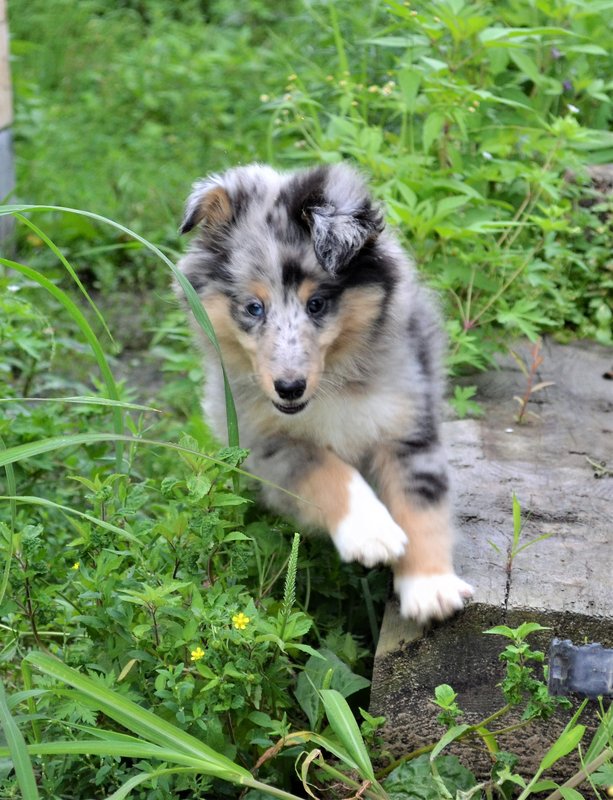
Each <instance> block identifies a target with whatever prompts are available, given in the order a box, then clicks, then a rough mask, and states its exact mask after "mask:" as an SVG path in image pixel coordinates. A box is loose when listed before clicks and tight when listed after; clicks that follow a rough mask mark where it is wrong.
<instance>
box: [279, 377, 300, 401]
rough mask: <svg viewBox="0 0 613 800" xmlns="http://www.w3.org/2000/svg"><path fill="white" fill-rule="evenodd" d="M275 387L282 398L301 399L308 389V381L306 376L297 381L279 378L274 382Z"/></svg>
mask: <svg viewBox="0 0 613 800" xmlns="http://www.w3.org/2000/svg"><path fill="white" fill-rule="evenodd" d="M274 387H275V392H276V393H277V394H278V395H279V397H280V398H281V400H299V399H300V398H301V397H302V395H303V394H304V390H305V389H306V381H305V380H304V378H299V379H298V380H295V381H281V380H279V381H275V382H274Z"/></svg>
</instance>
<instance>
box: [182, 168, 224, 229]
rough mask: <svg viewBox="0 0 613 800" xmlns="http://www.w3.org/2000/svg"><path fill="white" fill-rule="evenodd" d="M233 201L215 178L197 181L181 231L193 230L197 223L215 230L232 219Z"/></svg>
mask: <svg viewBox="0 0 613 800" xmlns="http://www.w3.org/2000/svg"><path fill="white" fill-rule="evenodd" d="M232 216H233V211H232V203H231V201H230V197H229V195H228V193H227V191H226V190H225V189H224V187H223V186H221V185H220V184H219V183H218V181H217V180H216V179H215V178H212V179H208V180H202V181H196V183H195V184H194V185H193V187H192V193H191V194H190V196H189V197H188V198H187V204H186V206H185V215H184V217H183V222H182V223H181V227H180V228H179V232H180V233H187V232H188V231H191V230H192V229H193V228H195V227H196V225H201V226H202V228H203V229H204V230H208V231H209V232H213V231H215V230H217V229H218V228H221V227H222V226H224V225H226V224H227V223H228V222H230V221H231V219H232Z"/></svg>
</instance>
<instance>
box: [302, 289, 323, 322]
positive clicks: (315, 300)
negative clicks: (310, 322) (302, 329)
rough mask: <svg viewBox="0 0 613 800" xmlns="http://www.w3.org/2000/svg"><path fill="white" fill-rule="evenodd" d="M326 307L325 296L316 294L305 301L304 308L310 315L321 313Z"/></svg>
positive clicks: (314, 315)
mask: <svg viewBox="0 0 613 800" xmlns="http://www.w3.org/2000/svg"><path fill="white" fill-rule="evenodd" d="M325 307H326V298H325V297H321V296H320V295H318V294H316V295H313V297H311V298H310V300H308V301H307V304H306V309H307V311H308V313H309V314H310V315H311V316H312V317H316V316H317V315H318V314H321V313H322V312H323V310H324V309H325Z"/></svg>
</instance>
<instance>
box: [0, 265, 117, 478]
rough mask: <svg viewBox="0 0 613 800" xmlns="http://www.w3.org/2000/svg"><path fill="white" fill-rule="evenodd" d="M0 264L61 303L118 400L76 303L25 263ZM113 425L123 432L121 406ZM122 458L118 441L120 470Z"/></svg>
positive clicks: (106, 366)
mask: <svg viewBox="0 0 613 800" xmlns="http://www.w3.org/2000/svg"><path fill="white" fill-rule="evenodd" d="M0 264H3V265H4V266H5V267H8V268H9V269H13V270H16V271H17V272H20V273H21V274H22V275H25V276H26V278H29V279H30V280H31V281H34V282H35V283H37V284H38V285H39V286H41V287H42V288H43V289H45V290H46V291H47V292H49V294H51V295H52V296H53V297H54V298H55V299H56V300H57V301H58V302H59V303H61V305H63V306H64V308H65V309H66V311H67V312H68V313H69V314H70V316H71V318H72V319H73V321H74V322H75V323H76V324H77V325H78V327H79V329H80V330H81V333H82V334H83V336H84V337H85V339H86V340H87V343H88V344H89V346H90V348H91V350H92V353H93V354H94V358H95V359H96V362H97V364H98V369H99V370H100V374H101V375H102V379H103V381H104V384H105V386H106V390H107V392H108V395H109V397H110V398H111V400H116V401H119V400H120V397H119V391H118V389H117V384H116V382H115V378H114V377H113V373H112V371H111V368H110V367H109V363H108V361H107V358H106V355H105V353H104V350H103V349H102V346H101V345H100V342H99V341H98V338H97V336H96V334H95V333H94V331H93V330H92V328H91V326H90V324H89V322H88V321H87V319H86V318H85V317H84V315H83V313H82V312H81V310H80V309H79V307H78V306H77V305H76V303H74V302H73V300H71V298H70V297H69V296H68V295H67V294H66V292H64V291H62V290H61V289H60V288H59V287H58V286H56V285H55V284H54V283H52V282H51V281H50V280H49V279H48V278H46V277H45V276H44V275H42V274H41V273H40V272H38V271H37V270H35V269H32V268H31V267H27V266H26V265H25V264H19V263H17V262H16V261H11V260H10V259H8V258H0ZM113 427H114V429H115V433H117V434H122V433H123V432H124V425H123V414H122V411H121V408H119V407H116V406H115V407H113ZM122 460H123V444H122V443H119V444H118V446H117V471H118V472H120V471H121V462H122Z"/></svg>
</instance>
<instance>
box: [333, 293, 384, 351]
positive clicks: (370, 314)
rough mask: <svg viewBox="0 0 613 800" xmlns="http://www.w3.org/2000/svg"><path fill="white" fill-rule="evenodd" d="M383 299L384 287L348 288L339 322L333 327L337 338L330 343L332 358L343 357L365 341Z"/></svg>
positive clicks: (344, 295)
mask: <svg viewBox="0 0 613 800" xmlns="http://www.w3.org/2000/svg"><path fill="white" fill-rule="evenodd" d="M382 299H383V289H380V288H377V287H370V286H369V287H362V288H358V289H348V290H347V291H346V292H345V293H344V294H343V298H342V304H341V309H340V314H339V317H338V321H337V324H336V325H335V326H334V327H333V328H331V332H332V330H335V338H334V340H333V341H331V344H330V350H329V357H330V358H342V357H343V356H344V355H345V354H346V353H347V352H348V351H349V352H350V351H352V350H355V349H356V348H359V347H360V345H362V344H364V343H365V340H366V338H367V337H368V335H369V334H370V332H371V330H372V324H373V322H374V321H375V320H376V319H377V317H378V316H379V312H380V310H381V300H382Z"/></svg>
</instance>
